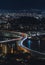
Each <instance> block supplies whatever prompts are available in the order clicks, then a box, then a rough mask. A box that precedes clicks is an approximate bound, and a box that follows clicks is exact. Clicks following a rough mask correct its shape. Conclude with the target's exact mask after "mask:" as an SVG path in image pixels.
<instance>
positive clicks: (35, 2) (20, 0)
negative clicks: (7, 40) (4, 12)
mask: <svg viewBox="0 0 45 65" xmlns="http://www.w3.org/2000/svg"><path fill="white" fill-rule="evenodd" d="M0 8H1V9H16V10H21V9H30V8H33V9H45V0H0Z"/></svg>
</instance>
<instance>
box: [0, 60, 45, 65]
mask: <svg viewBox="0 0 45 65" xmlns="http://www.w3.org/2000/svg"><path fill="white" fill-rule="evenodd" d="M0 65H45V60H36V59H33V60H29V61H28V62H21V61H20V62H19V61H16V60H15V61H9V62H4V63H0Z"/></svg>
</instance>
